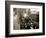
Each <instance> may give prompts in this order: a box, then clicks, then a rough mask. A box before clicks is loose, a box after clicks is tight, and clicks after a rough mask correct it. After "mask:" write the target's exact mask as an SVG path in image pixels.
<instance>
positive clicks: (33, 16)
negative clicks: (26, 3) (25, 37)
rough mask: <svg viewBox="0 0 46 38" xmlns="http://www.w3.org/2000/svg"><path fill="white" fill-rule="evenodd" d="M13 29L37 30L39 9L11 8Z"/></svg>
mask: <svg viewBox="0 0 46 38" xmlns="http://www.w3.org/2000/svg"><path fill="white" fill-rule="evenodd" d="M13 11H14V12H13V29H14V30H23V29H39V9H35V8H13Z"/></svg>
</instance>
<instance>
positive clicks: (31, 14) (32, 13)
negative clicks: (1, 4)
mask: <svg viewBox="0 0 46 38" xmlns="http://www.w3.org/2000/svg"><path fill="white" fill-rule="evenodd" d="M5 2H6V6H5V8H6V10H5V11H6V37H14V36H33V35H44V3H36V2H19V1H18V2H17V1H12V2H11V1H10V2H9V1H5Z"/></svg>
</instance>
